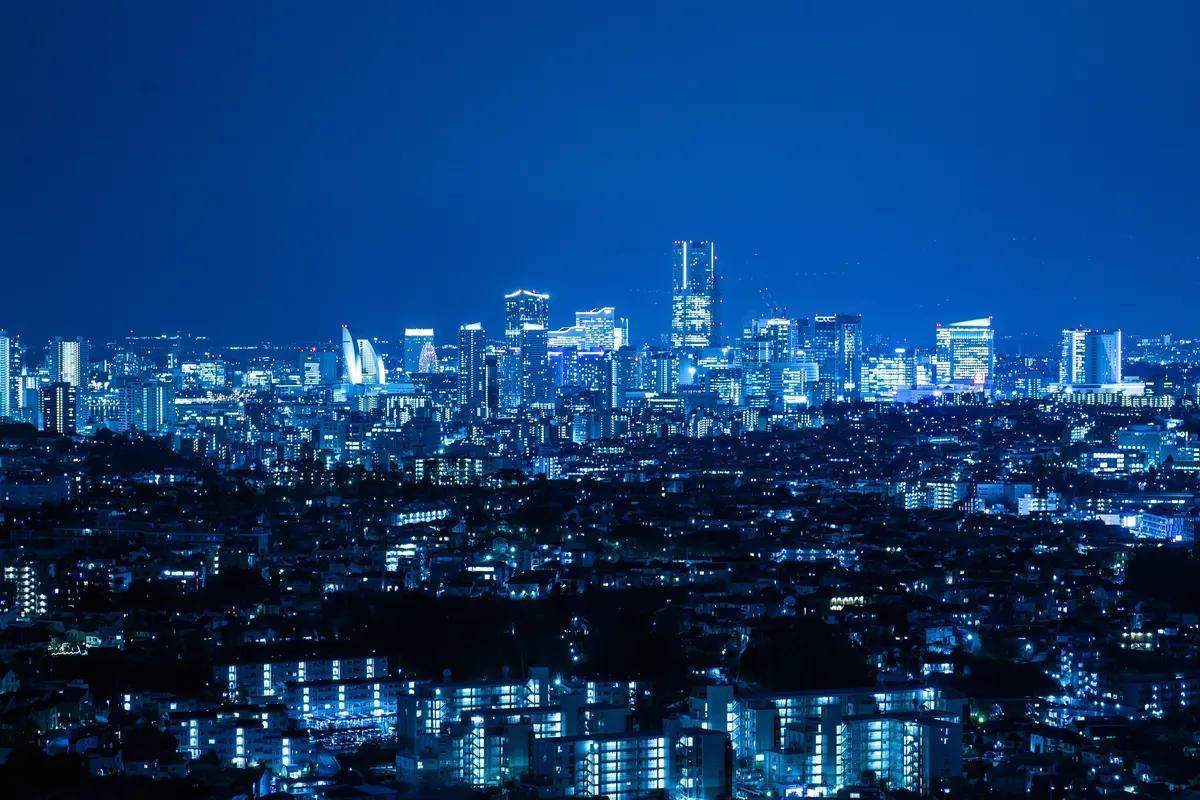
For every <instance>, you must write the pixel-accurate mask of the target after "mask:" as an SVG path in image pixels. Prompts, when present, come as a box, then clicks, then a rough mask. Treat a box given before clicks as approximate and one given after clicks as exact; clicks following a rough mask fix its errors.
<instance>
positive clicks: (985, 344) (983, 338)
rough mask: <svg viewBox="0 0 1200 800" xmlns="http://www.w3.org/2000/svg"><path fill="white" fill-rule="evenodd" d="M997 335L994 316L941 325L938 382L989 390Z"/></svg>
mask: <svg viewBox="0 0 1200 800" xmlns="http://www.w3.org/2000/svg"><path fill="white" fill-rule="evenodd" d="M995 336H996V331H995V329H994V328H992V318H991V317H983V318H981V319H969V320H966V321H965V322H952V323H950V324H949V325H939V326H938V328H937V354H938V380H939V381H942V382H947V383H958V384H971V385H974V386H986V387H990V386H991V385H992V373H993V370H994V368H995V363H996V350H995V342H994V339H995Z"/></svg>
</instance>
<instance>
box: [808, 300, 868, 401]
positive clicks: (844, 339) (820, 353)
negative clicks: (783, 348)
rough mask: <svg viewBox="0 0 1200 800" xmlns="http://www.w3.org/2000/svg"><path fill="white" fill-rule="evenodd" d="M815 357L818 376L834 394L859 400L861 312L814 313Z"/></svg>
mask: <svg viewBox="0 0 1200 800" xmlns="http://www.w3.org/2000/svg"><path fill="white" fill-rule="evenodd" d="M812 351H813V360H814V361H815V362H816V363H817V365H818V367H819V373H818V377H819V379H820V381H821V382H822V383H827V384H830V386H831V388H832V392H831V393H830V396H831V397H833V398H841V399H843V400H857V399H858V397H859V393H860V391H861V387H860V386H859V382H860V381H861V379H862V376H861V373H862V314H817V315H816V316H815V317H813V344H812Z"/></svg>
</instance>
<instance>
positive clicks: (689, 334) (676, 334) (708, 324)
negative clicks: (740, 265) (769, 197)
mask: <svg viewBox="0 0 1200 800" xmlns="http://www.w3.org/2000/svg"><path fill="white" fill-rule="evenodd" d="M674 254H675V257H674V263H673V265H672V277H673V287H672V290H671V346H672V347H720V346H721V326H720V302H721V297H720V291H721V287H720V278H719V276H718V274H717V256H716V253H715V251H714V249H713V243H712V242H675V248H674Z"/></svg>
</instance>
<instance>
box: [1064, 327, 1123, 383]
mask: <svg viewBox="0 0 1200 800" xmlns="http://www.w3.org/2000/svg"><path fill="white" fill-rule="evenodd" d="M1058 382H1059V384H1061V385H1064V386H1079V385H1089V386H1091V385H1095V386H1103V385H1112V384H1119V383H1120V382H1121V332H1120V331H1119V330H1118V331H1112V332H1111V333H1110V332H1108V331H1089V330H1083V329H1079V330H1073V331H1063V332H1062V350H1061V352H1060V354H1059V360H1058Z"/></svg>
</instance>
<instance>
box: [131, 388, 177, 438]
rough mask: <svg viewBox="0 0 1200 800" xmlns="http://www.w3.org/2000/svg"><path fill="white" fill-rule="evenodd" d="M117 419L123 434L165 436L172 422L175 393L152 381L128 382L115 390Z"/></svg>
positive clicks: (173, 419) (173, 418) (173, 420)
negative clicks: (164, 433)
mask: <svg viewBox="0 0 1200 800" xmlns="http://www.w3.org/2000/svg"><path fill="white" fill-rule="evenodd" d="M117 419H118V421H119V422H120V427H121V431H122V432H123V433H126V432H129V431H137V432H138V433H146V434H150V435H151V436H157V435H158V434H160V433H163V432H165V431H166V430H167V429H168V428H169V427H170V426H171V425H172V424H173V423H174V422H175V391H174V389H173V388H172V387H171V386H169V385H166V384H162V383H156V382H152V381H129V382H127V383H126V384H125V385H123V386H120V387H119V388H118V389H117Z"/></svg>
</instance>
